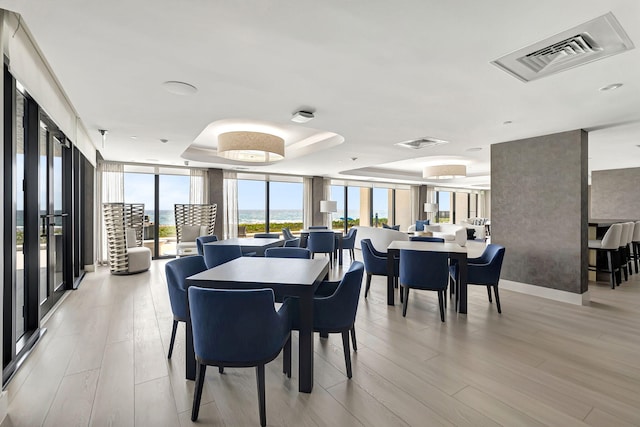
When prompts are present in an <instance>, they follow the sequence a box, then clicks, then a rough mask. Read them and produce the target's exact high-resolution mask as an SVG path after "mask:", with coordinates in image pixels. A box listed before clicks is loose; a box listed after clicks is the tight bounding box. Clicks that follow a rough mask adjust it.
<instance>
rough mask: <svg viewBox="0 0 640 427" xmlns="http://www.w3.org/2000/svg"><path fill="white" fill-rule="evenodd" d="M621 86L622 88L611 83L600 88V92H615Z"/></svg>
mask: <svg viewBox="0 0 640 427" xmlns="http://www.w3.org/2000/svg"><path fill="white" fill-rule="evenodd" d="M621 86H622V83H613V84H610V85H607V86H603V87H601V88H600V91H602V92H606V91H609V90H616V89H618V88H619V87H621Z"/></svg>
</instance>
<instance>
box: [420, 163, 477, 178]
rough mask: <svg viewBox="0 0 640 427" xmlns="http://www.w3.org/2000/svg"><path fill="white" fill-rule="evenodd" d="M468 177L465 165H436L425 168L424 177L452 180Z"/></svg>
mask: <svg viewBox="0 0 640 427" xmlns="http://www.w3.org/2000/svg"><path fill="white" fill-rule="evenodd" d="M465 176H467V167H466V166H465V165H434V166H425V168H424V169H423V170H422V177H423V178H425V179H452V178H461V177H465Z"/></svg>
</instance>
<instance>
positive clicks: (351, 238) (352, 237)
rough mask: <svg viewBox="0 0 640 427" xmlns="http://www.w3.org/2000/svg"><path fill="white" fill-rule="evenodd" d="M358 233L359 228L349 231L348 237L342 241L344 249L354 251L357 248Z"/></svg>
mask: <svg viewBox="0 0 640 427" xmlns="http://www.w3.org/2000/svg"><path fill="white" fill-rule="evenodd" d="M357 232H358V229H357V228H350V229H349V231H347V235H346V236H344V238H343V239H342V248H343V249H353V248H354V247H355V244H356V233H357Z"/></svg>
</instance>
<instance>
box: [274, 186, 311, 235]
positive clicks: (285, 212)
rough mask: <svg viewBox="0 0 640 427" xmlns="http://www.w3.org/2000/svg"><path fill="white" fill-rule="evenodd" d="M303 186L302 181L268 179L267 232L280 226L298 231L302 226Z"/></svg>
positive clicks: (278, 229) (280, 228) (278, 228)
mask: <svg viewBox="0 0 640 427" xmlns="http://www.w3.org/2000/svg"><path fill="white" fill-rule="evenodd" d="M303 191H304V188H303V186H302V182H279V181H269V232H270V233H279V232H280V231H281V230H282V227H289V228H290V229H291V231H300V230H302V227H303V221H304V218H303V208H304V205H303V204H304V201H303V199H304V197H303Z"/></svg>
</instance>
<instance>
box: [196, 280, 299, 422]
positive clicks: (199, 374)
mask: <svg viewBox="0 0 640 427" xmlns="http://www.w3.org/2000/svg"><path fill="white" fill-rule="evenodd" d="M292 304H293V301H285V303H284V304H283V305H282V306H281V307H280V309H279V310H278V311H276V310H275V308H274V297H273V290H271V289H233V290H229V289H209V288H200V287H197V286H192V287H190V288H189V309H190V311H191V324H192V330H193V347H194V352H195V356H196V387H195V393H194V395H193V408H192V410H191V420H192V421H196V420H197V419H198V412H199V410H200V400H201V398H202V386H203V385H204V378H205V373H206V369H207V366H217V367H218V368H219V369H222V368H224V367H233V368H249V367H254V366H255V368H256V380H257V384H258V408H259V412H260V425H261V426H265V425H266V424H267V415H266V404H265V400H266V399H265V384H264V382H265V379H264V366H265V364H267V363H269V362H271V361H272V360H273V359H275V358H276V357H277V356H278V354H280V351H281V350H283V349H284V353H283V369H282V370H283V373H285V374H286V375H287V377H288V378H291V315H290V310H291V309H290V307H291V305H292Z"/></svg>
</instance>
